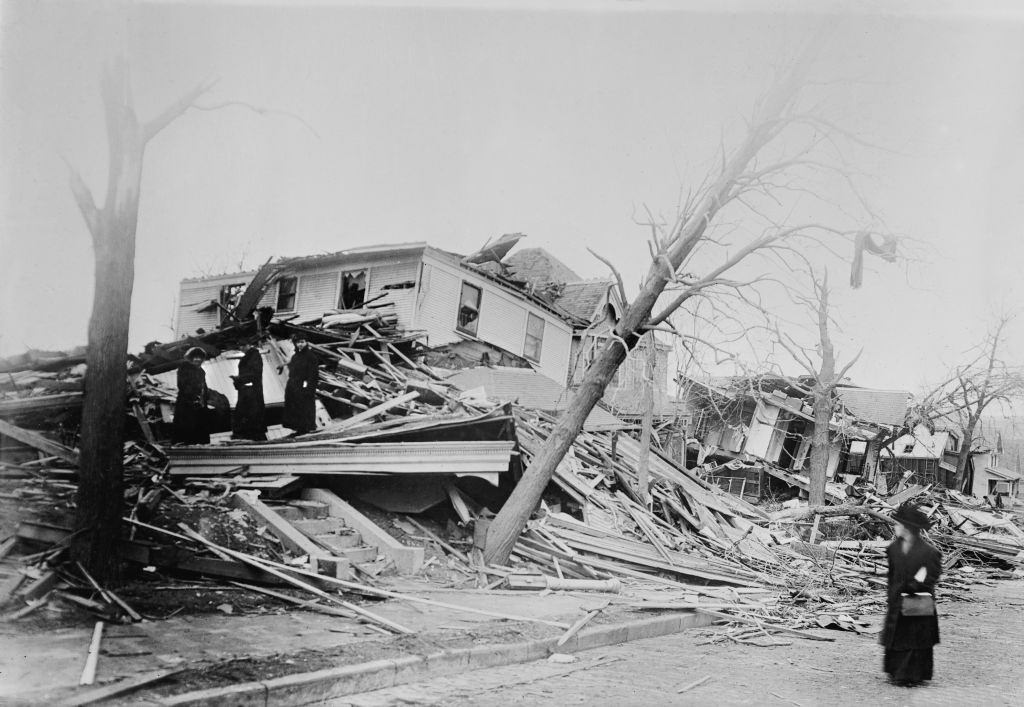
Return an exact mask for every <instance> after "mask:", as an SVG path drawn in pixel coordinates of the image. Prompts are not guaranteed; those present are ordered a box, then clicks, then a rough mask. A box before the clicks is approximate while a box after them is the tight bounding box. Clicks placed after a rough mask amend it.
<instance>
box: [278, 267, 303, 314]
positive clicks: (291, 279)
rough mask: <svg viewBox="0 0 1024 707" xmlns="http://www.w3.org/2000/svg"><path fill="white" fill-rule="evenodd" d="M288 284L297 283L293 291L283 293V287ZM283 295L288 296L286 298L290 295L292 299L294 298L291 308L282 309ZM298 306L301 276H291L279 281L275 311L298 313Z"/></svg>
mask: <svg viewBox="0 0 1024 707" xmlns="http://www.w3.org/2000/svg"><path fill="white" fill-rule="evenodd" d="M286 282H294V283H295V285H294V286H293V288H292V290H291V291H290V292H282V291H281V286H282V285H283V284H284V283H286ZM281 295H286V296H288V295H290V296H291V298H292V299H291V306H289V307H282V306H281ZM298 304H299V276H298V275H289V276H287V277H282V278H281V279H279V280H278V281H277V296H276V297H274V305H275V306H274V311H277V312H294V311H296V308H297V307H298Z"/></svg>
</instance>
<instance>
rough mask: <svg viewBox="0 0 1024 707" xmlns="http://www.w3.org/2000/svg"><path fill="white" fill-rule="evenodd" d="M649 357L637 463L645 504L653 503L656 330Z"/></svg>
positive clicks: (652, 335)
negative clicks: (651, 477) (652, 444)
mask: <svg viewBox="0 0 1024 707" xmlns="http://www.w3.org/2000/svg"><path fill="white" fill-rule="evenodd" d="M647 346H648V349H647V357H646V359H645V360H644V380H643V386H644V388H643V390H644V396H643V409H644V417H643V422H642V427H641V428H640V460H639V463H638V465H637V487H638V488H637V493H638V494H639V496H640V499H641V500H642V501H643V503H644V505H645V506H647V507H648V508H649V507H650V505H651V479H650V457H651V427H652V426H653V424H654V373H655V371H656V370H657V368H658V349H657V341H656V340H655V338H654V332H651V333H650V334H649V335H648V339H647Z"/></svg>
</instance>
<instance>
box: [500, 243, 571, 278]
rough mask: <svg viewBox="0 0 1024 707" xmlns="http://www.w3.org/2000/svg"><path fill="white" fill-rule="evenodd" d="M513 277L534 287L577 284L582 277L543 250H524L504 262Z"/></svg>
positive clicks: (518, 251)
mask: <svg viewBox="0 0 1024 707" xmlns="http://www.w3.org/2000/svg"><path fill="white" fill-rule="evenodd" d="M502 263H504V264H505V266H506V267H507V268H508V269H509V271H510V273H511V275H512V277H515V278H516V279H518V280H526V281H527V282H529V283H531V284H533V285H541V284H544V283H548V282H577V281H579V280H580V276H579V275H577V274H576V273H574V272H573V271H572V270H571V269H570V268H569V266H568V265H566V264H565V263H563V262H562V261H561V260H559V259H558V258H556V257H555V256H553V255H551V253H549V252H547V251H546V250H544V249H543V248H523V249H521V250H517V251H516V252H515V253H513V254H512V255H510V256H508V257H506V258H505V259H504V260H502Z"/></svg>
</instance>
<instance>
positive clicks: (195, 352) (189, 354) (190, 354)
mask: <svg viewBox="0 0 1024 707" xmlns="http://www.w3.org/2000/svg"><path fill="white" fill-rule="evenodd" d="M185 358H206V352H205V351H203V350H202V349H201V348H199V347H198V346H193V347H192V348H190V349H189V350H188V351H186V352H185Z"/></svg>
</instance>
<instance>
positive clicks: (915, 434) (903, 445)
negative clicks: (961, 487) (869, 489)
mask: <svg viewBox="0 0 1024 707" xmlns="http://www.w3.org/2000/svg"><path fill="white" fill-rule="evenodd" d="M960 444H961V441H960V435H959V433H958V432H956V431H954V430H952V429H946V428H944V427H942V426H941V425H940V426H937V427H936V426H928V425H924V424H918V425H915V426H914V428H913V429H911V430H908V431H906V432H905V433H904V434H903V435H901V436H899V437H897V438H896V439H895V440H893V441H892V443H890V444H889V445H887V446H886V447H885V448H884V449H883V450H882V452H881V454H880V455H879V460H878V464H879V473H880V474H881V475H882V476H883V477H884V478H885V481H886V484H887V485H888V487H890V488H891V487H892V486H893V485H895V483H896V482H897V481H899V480H900V479H901V478H903V477H904V476H907V475H908V474H909V477H908V478H909V479H911V480H913V482H914V483H918V484H933V485H936V486H945V487H946V488H955V483H954V482H955V478H956V461H957V456H958V455H959V453H960Z"/></svg>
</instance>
